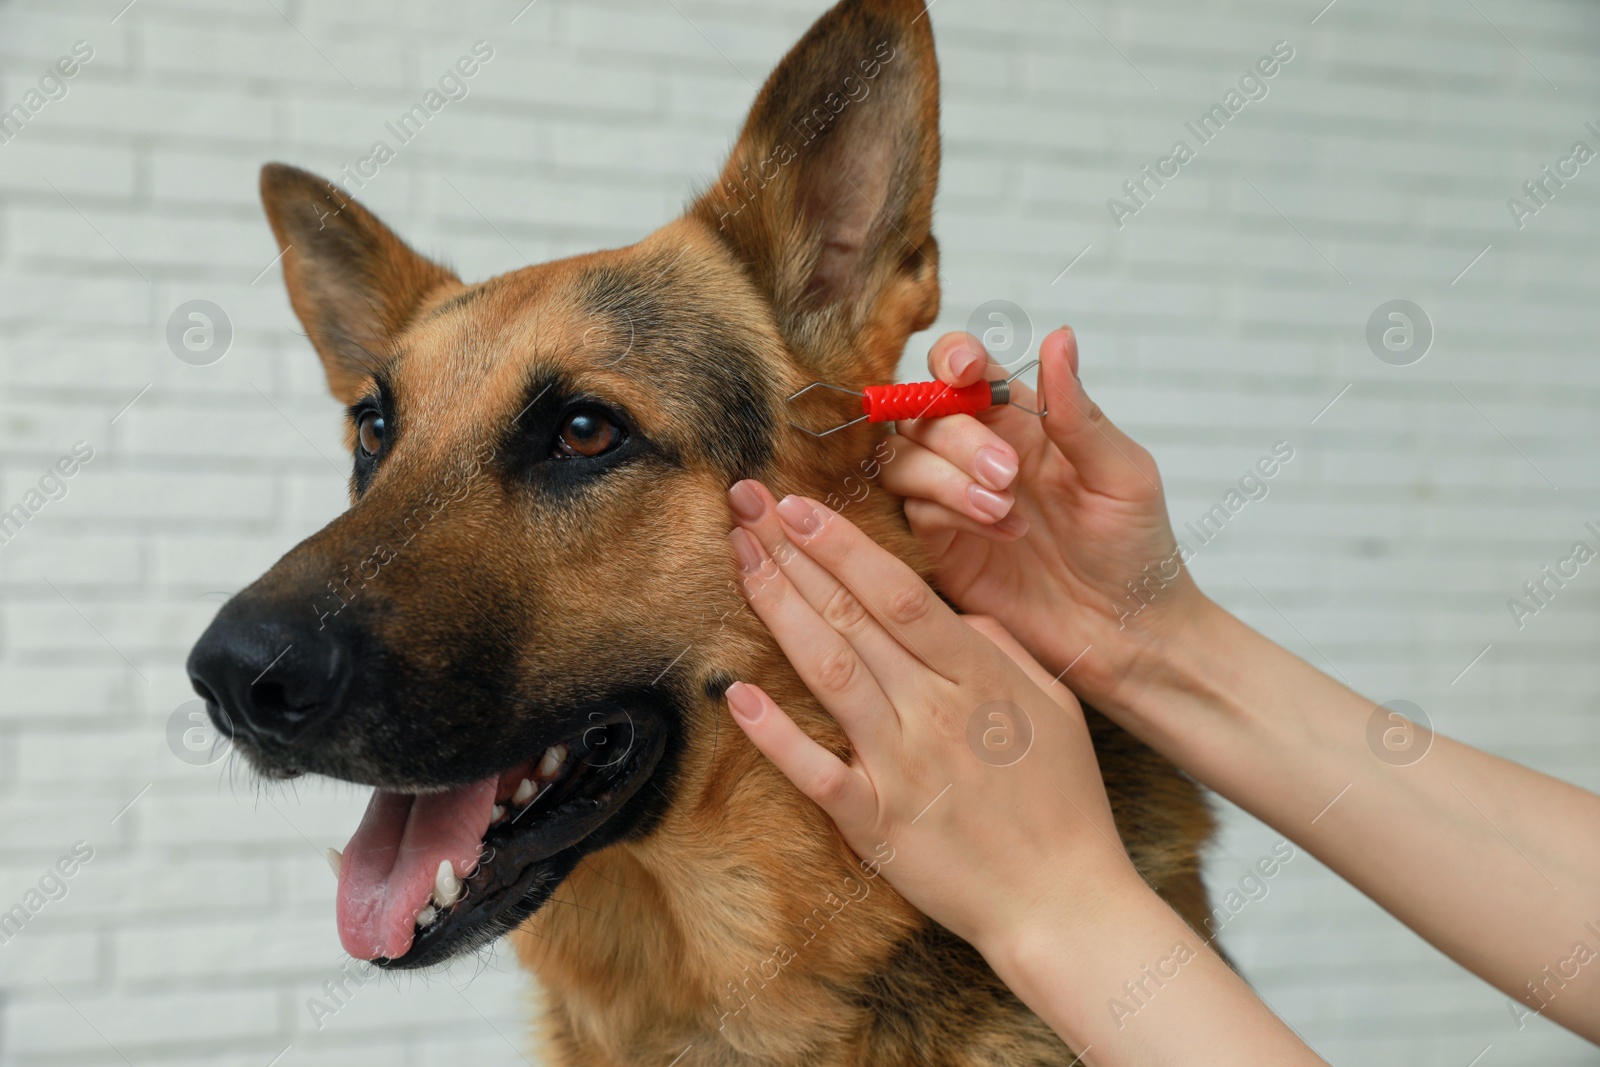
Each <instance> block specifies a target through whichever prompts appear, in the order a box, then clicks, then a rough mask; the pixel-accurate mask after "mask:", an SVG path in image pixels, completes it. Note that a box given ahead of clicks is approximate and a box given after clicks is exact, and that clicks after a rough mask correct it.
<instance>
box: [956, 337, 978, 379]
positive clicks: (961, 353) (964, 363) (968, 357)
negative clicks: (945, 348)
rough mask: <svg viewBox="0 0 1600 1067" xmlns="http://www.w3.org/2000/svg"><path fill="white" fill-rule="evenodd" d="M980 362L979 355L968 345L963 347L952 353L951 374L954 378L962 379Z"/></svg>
mask: <svg viewBox="0 0 1600 1067" xmlns="http://www.w3.org/2000/svg"><path fill="white" fill-rule="evenodd" d="M979 362H980V358H979V356H978V353H976V352H974V351H973V350H972V349H971V348H968V347H967V346H966V345H962V346H961V347H960V348H958V349H956V350H955V351H954V352H952V353H950V374H951V376H952V377H955V378H961V377H964V376H965V375H966V373H967V372H968V371H969V370H971V369H972V368H973V367H975V366H977V365H978V363H979Z"/></svg>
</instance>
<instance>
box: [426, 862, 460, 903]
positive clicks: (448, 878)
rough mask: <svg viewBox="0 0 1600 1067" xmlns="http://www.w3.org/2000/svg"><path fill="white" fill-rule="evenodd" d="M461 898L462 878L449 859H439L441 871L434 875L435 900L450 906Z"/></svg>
mask: <svg viewBox="0 0 1600 1067" xmlns="http://www.w3.org/2000/svg"><path fill="white" fill-rule="evenodd" d="M460 899H461V879H459V878H457V877H456V872H455V871H454V870H452V869H451V867H450V861H449V860H440V861H439V873H438V874H436V875H434V876H433V902H434V903H435V904H437V905H439V907H441V908H448V907H449V906H450V905H452V904H454V903H455V902H456V901H458V900H460Z"/></svg>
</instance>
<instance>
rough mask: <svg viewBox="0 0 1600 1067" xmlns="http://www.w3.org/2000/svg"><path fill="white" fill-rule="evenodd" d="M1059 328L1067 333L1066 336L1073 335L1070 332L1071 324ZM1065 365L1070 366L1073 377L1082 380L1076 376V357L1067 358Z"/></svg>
mask: <svg viewBox="0 0 1600 1067" xmlns="http://www.w3.org/2000/svg"><path fill="white" fill-rule="evenodd" d="M1061 329H1062V330H1064V331H1066V334H1067V336H1068V337H1069V338H1070V337H1072V336H1073V334H1072V327H1071V326H1063V327H1061ZM1067 366H1068V367H1070V368H1071V369H1072V376H1073V377H1074V378H1077V380H1078V381H1079V382H1082V381H1083V379H1082V378H1078V361H1077V359H1076V358H1074V359H1069V360H1068V361H1067Z"/></svg>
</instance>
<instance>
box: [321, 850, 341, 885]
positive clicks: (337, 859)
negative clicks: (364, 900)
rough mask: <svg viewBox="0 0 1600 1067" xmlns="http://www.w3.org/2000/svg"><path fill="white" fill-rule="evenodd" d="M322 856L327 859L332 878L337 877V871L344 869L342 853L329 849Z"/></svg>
mask: <svg viewBox="0 0 1600 1067" xmlns="http://www.w3.org/2000/svg"><path fill="white" fill-rule="evenodd" d="M323 855H324V856H326V857H328V866H329V867H332V868H333V876H334V877H335V878H337V877H339V871H340V869H342V868H343V867H344V853H342V852H340V851H339V850H338V849H336V848H330V849H328V851H326V852H324V853H323Z"/></svg>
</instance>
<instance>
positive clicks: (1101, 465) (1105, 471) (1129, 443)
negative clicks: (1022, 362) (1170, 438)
mask: <svg viewBox="0 0 1600 1067" xmlns="http://www.w3.org/2000/svg"><path fill="white" fill-rule="evenodd" d="M1039 363H1040V367H1039V389H1040V391H1041V392H1043V393H1044V394H1045V397H1046V400H1047V403H1048V405H1049V407H1048V413H1047V414H1046V415H1045V419H1044V430H1045V433H1046V434H1048V435H1049V437H1050V440H1051V441H1053V442H1055V445H1056V447H1057V448H1059V449H1061V452H1062V454H1063V455H1064V456H1066V458H1067V460H1068V462H1070V463H1071V464H1072V466H1073V469H1074V470H1076V471H1077V472H1078V477H1079V478H1080V479H1081V480H1082V482H1083V484H1084V485H1085V486H1086V487H1088V488H1089V489H1092V490H1094V491H1096V492H1100V493H1105V494H1107V495H1109V496H1117V497H1124V498H1126V497H1130V496H1137V495H1140V494H1141V493H1144V492H1148V491H1149V490H1151V489H1154V490H1156V491H1157V492H1159V491H1160V488H1161V483H1160V475H1159V474H1158V473H1157V471H1156V463H1155V460H1154V459H1153V458H1152V457H1151V455H1150V453H1149V452H1146V451H1145V450H1144V448H1143V447H1142V446H1141V445H1140V444H1139V443H1138V442H1137V441H1135V440H1133V438H1131V437H1129V436H1128V435H1127V434H1125V433H1123V432H1122V431H1121V430H1119V429H1117V427H1116V426H1115V425H1114V424H1113V423H1112V422H1111V420H1110V419H1108V418H1106V416H1105V412H1103V411H1101V410H1100V405H1099V404H1096V403H1095V402H1094V401H1093V400H1090V399H1089V394H1088V393H1086V392H1085V391H1084V388H1083V382H1081V381H1079V380H1078V336H1077V334H1076V333H1075V332H1074V331H1073V329H1072V327H1070V326H1063V327H1061V328H1060V329H1059V330H1052V331H1051V332H1050V333H1049V334H1048V335H1046V337H1045V339H1044V341H1043V342H1042V343H1041V344H1040V345H1039Z"/></svg>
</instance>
